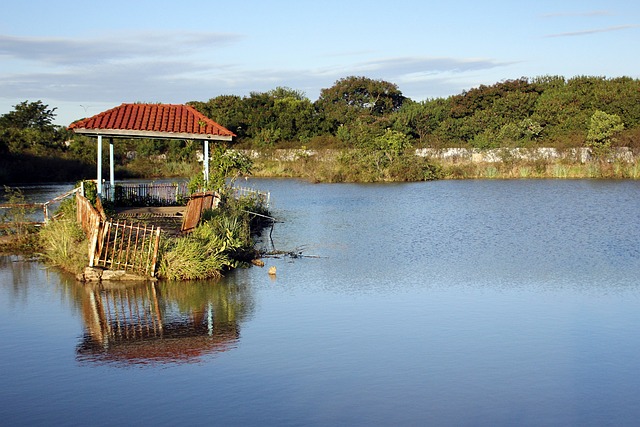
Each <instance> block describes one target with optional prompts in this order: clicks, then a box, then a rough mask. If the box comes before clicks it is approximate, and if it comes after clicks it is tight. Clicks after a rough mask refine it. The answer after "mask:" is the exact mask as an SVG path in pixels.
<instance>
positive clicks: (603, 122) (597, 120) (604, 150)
mask: <svg viewBox="0 0 640 427" xmlns="http://www.w3.org/2000/svg"><path fill="white" fill-rule="evenodd" d="M623 129H624V124H623V123H622V119H621V118H620V116H618V115H617V114H608V113H605V112H604V111H600V110H596V112H595V113H593V115H592V116H591V122H590V124H589V131H588V133H587V145H588V146H589V147H591V148H592V149H593V151H594V154H595V155H596V157H602V156H605V155H606V154H608V152H609V149H610V148H611V143H612V142H614V141H615V136H616V135H617V134H618V133H620V132H621V131H622V130H623Z"/></svg>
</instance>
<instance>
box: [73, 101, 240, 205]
mask: <svg viewBox="0 0 640 427" xmlns="http://www.w3.org/2000/svg"><path fill="white" fill-rule="evenodd" d="M69 129H70V130H72V131H73V132H75V133H77V134H82V135H89V136H96V137H97V140H98V157H97V163H98V164H97V181H98V185H97V188H98V193H99V194H101V193H102V138H103V137H107V138H108V139H109V180H110V183H111V188H113V187H114V181H115V177H114V158H113V157H114V154H113V152H114V150H113V139H114V138H152V139H154V138H155V139H189V140H201V141H203V142H204V179H205V181H208V180H209V141H231V140H232V138H233V137H234V136H235V134H234V133H233V132H231V131H230V130H228V129H226V128H225V127H223V126H221V125H219V124H218V123H216V122H214V121H213V120H211V119H210V118H208V117H207V116H205V115H204V114H202V113H200V112H199V111H197V110H196V109H195V108H193V107H190V106H188V105H180V104H122V105H120V106H118V107H115V108H112V109H110V110H107V111H104V112H102V113H99V114H96V115H95V116H93V117H89V118H87V119H82V120H78V121H76V122H73V123H72V124H71V125H69Z"/></svg>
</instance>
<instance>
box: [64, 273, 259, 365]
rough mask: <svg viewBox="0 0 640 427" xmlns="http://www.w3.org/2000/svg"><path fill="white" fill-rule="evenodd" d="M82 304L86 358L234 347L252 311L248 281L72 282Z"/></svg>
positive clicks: (156, 356) (113, 360)
mask: <svg viewBox="0 0 640 427" xmlns="http://www.w3.org/2000/svg"><path fill="white" fill-rule="evenodd" d="M71 286H75V287H77V289H76V290H75V292H76V294H78V295H79V301H80V303H81V305H82V316H83V319H84V326H85V333H84V336H83V337H82V339H81V342H80V344H79V345H78V347H77V359H78V360H79V361H80V362H81V363H92V364H93V363H97V364H106V365H112V366H120V367H123V366H131V365H157V364H168V363H169V364H181V363H194V362H196V363H197V362H199V361H201V360H202V358H203V357H204V356H207V355H212V354H216V353H221V352H225V351H229V350H232V349H234V348H235V347H236V346H237V343H238V340H239V339H240V325H241V323H242V321H243V320H245V319H246V318H247V317H248V316H250V315H251V313H252V311H253V307H254V302H253V299H252V296H251V294H250V292H249V291H248V289H247V288H246V287H243V286H239V285H235V284H228V283H214V282H189V283H144V284H130V285H122V284H102V285H84V284H76V283H74V284H72V285H71Z"/></svg>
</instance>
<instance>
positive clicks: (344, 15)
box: [0, 0, 640, 126]
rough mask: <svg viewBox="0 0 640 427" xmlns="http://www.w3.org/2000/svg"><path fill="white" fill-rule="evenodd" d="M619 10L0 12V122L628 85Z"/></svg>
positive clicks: (156, 2)
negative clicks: (356, 81) (33, 115)
mask: <svg viewBox="0 0 640 427" xmlns="http://www.w3.org/2000/svg"><path fill="white" fill-rule="evenodd" d="M639 45H640V2H636V1H631V0H608V1H599V0H580V1H572V0H571V1H563V0H555V1H549V0H537V1H527V2H524V1H519V0H513V1H497V0H496V1H483V0H470V1H468V0H458V1H455V0H451V1H438V2H434V1H430V0H385V1H379V0H367V1H361V0H338V1H334V0H322V1H318V0H313V1H307V0H254V1H251V0H225V1H219V0H210V1H205V0H202V1H195V0H174V1H165V0H153V1H147V0H126V1H120V0H112V1H109V2H97V1H87V0H85V1H70V0H69V1H65V0H58V1H51V0H47V1H40V0H21V1H7V2H5V3H3V7H2V13H0V114H5V113H8V112H9V111H11V110H13V107H14V106H15V105H17V104H18V103H20V102H23V101H30V102H35V101H38V100H41V101H42V102H43V103H45V104H46V105H48V106H49V107H50V108H54V107H55V108H56V111H55V113H56V119H55V122H56V124H59V125H64V126H67V125H69V124H70V123H71V122H73V121H75V120H78V119H80V118H84V117H90V116H93V115H95V114H98V113H100V112H102V111H105V110H107V109H109V108H113V107H115V106H118V105H120V104H122V103H125V102H152V103H158V102H160V103H177V104H181V103H186V102H189V101H207V100H209V99H211V98H215V97H217V96H220V95H238V96H248V95H250V93H251V92H266V91H269V90H272V89H275V88H277V87H288V88H291V89H294V90H297V91H300V92H303V93H304V94H305V95H306V96H307V97H308V98H309V99H310V100H311V101H315V100H316V99H318V97H319V96H320V91H321V90H322V89H325V88H330V87H332V86H333V85H334V84H335V83H336V81H338V80H339V79H342V78H345V77H349V76H365V77H368V78H371V79H376V80H384V81H387V82H391V83H394V84H396V85H397V86H398V88H399V89H400V91H401V92H402V94H403V95H404V96H406V97H408V98H411V99H412V100H414V101H422V100H426V99H432V98H439V97H448V96H451V95H456V94H459V93H461V92H462V91H465V90H469V89H471V88H474V87H478V86H480V85H493V84H495V83H498V82H501V81H504V80H509V79H518V78H520V77H528V78H534V77H538V76H545V75H554V76H555V75H559V76H564V77H566V78H571V77H575V76H585V75H587V76H602V77H607V78H614V77H621V76H628V77H633V78H639V77H640V55H638V46H639Z"/></svg>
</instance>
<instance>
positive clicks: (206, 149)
mask: <svg viewBox="0 0 640 427" xmlns="http://www.w3.org/2000/svg"><path fill="white" fill-rule="evenodd" d="M204 182H205V184H207V183H209V141H207V140H206V139H205V140H204Z"/></svg>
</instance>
